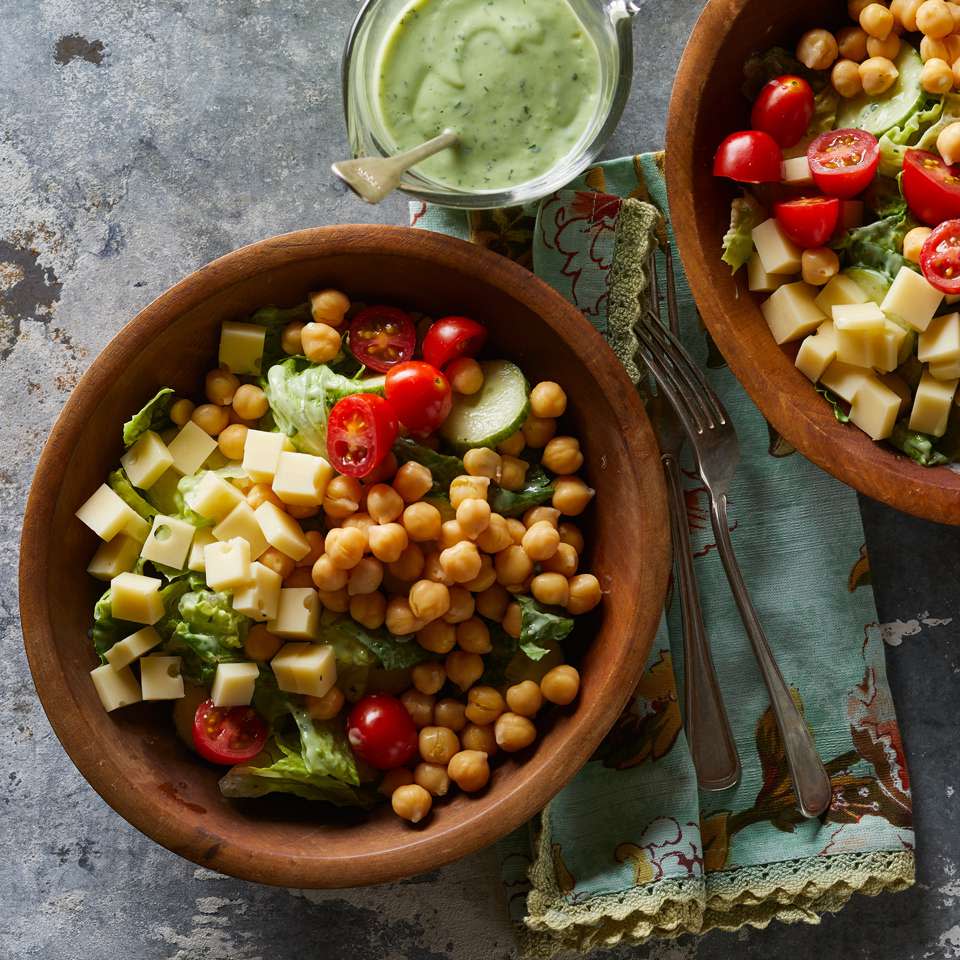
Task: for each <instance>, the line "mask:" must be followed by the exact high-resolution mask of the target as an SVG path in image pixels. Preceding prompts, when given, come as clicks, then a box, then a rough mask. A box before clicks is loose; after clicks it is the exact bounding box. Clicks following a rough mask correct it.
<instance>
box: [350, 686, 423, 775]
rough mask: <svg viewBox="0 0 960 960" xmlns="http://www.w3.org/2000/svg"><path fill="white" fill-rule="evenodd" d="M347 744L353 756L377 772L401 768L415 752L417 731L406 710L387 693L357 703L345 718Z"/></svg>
mask: <svg viewBox="0 0 960 960" xmlns="http://www.w3.org/2000/svg"><path fill="white" fill-rule="evenodd" d="M347 740H349V741H350V746H351V747H352V748H353V751H354V753H356V755H357V756H358V757H359V758H360V759H361V760H365V761H366V762H367V763H369V764H370V766H371V767H375V768H376V769H377V770H393V769H395V768H396V767H402V766H403V765H404V764H405V763H407V761H409V760H410V759H411V758H412V757H413V755H414V754H415V753H416V752H417V742H418V738H417V728H416V727H415V726H414V725H413V720H412V719H411V718H410V714H409V713H407V708H406V707H405V706H404V705H403V704H402V703H401V702H400V701H399V700H398V699H397V698H396V697H391V696H390V694H388V693H371V694H368V695H367V696H365V697H363V698H362V699H361V700H359V701H357V704H356V705H355V706H354V708H353V709H352V710H351V711H350V715H349V716H348V717H347Z"/></svg>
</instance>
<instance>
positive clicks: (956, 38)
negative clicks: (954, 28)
mask: <svg viewBox="0 0 960 960" xmlns="http://www.w3.org/2000/svg"><path fill="white" fill-rule="evenodd" d="M956 8H957V10H960V5H956ZM943 43H944V44H945V45H946V48H947V55H946V56H945V57H944V58H943V59H944V60H946V61H947V63H956V62H957V60H958V59H960V34H956V33H951V34H950V36H949V37H947V38H946V40H944V41H943Z"/></svg>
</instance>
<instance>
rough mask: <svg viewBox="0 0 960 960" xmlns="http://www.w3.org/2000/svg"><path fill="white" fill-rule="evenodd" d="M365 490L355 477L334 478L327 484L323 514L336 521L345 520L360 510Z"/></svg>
mask: <svg viewBox="0 0 960 960" xmlns="http://www.w3.org/2000/svg"><path fill="white" fill-rule="evenodd" d="M361 499H363V490H362V488H361V487H360V482H359V481H358V480H356V479H354V478H353V477H343V476H336V477H334V478H333V479H332V480H331V481H330V483H329V484H327V491H326V493H325V494H324V497H323V512H324V513H325V514H326V515H327V516H328V517H331V518H332V519H334V520H343V519H344V518H346V517H349V516H350V515H351V514H352V513H356V512H357V510H359V509H360V501H361Z"/></svg>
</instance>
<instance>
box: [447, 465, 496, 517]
mask: <svg viewBox="0 0 960 960" xmlns="http://www.w3.org/2000/svg"><path fill="white" fill-rule="evenodd" d="M489 492H490V478H489V477H472V476H470V475H469V474H465V475H463V476H460V477H456V478H455V479H454V481H453V482H452V483H451V484H450V506H452V507H453V509H454V510H456V509H457V507H459V506H460V504H461V503H463V501H464V500H486V499H487V496H488V495H489Z"/></svg>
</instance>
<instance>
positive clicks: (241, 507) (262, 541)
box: [207, 500, 269, 563]
mask: <svg viewBox="0 0 960 960" xmlns="http://www.w3.org/2000/svg"><path fill="white" fill-rule="evenodd" d="M213 535H214V536H215V537H216V538H217V539H218V540H233V539H235V538H236V537H240V539H241V540H246V541H247V543H248V544H250V559H251V560H256V559H257V557H259V556H260V554H261V553H263V551H264V550H266V549H267V547H268V546H269V544H268V543H267V538H266V537H265V536H264V535H263V531H262V530H261V529H260V524H259V523H257V517H256V514H254V512H253V507H251V506H250V504H249V503H247V501H246V500H243V501H241V502H240V503H238V504H237V505H236V506H235V507H234V508H233V509H232V510H231V511H230V512H229V513H228V514H227V515H226V516H225V517H224V518H223V519H222V520H221V521H220V522H219V523H218V524H217V525H216V526H215V527H214V528H213ZM207 562H208V563H209V560H208V561H207Z"/></svg>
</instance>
